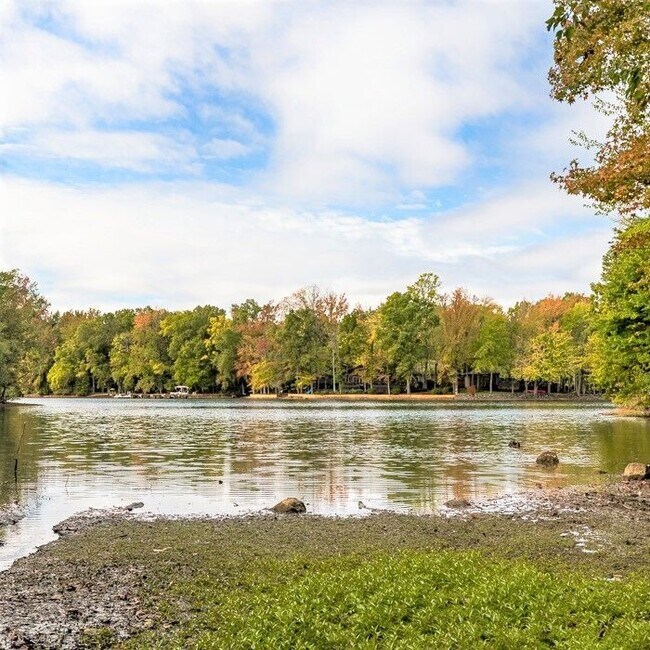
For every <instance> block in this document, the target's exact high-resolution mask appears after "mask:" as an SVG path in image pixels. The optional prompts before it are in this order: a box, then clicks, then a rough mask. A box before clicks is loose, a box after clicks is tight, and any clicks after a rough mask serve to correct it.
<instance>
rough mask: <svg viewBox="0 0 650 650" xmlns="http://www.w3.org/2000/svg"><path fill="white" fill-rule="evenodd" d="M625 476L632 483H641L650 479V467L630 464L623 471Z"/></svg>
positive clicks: (642, 464)
mask: <svg viewBox="0 0 650 650" xmlns="http://www.w3.org/2000/svg"><path fill="white" fill-rule="evenodd" d="M623 476H624V477H625V478H626V479H629V480H631V481H635V480H636V481H641V480H643V479H647V478H650V465H645V464H644V463H628V464H627V466H626V467H625V469H624V470H623Z"/></svg>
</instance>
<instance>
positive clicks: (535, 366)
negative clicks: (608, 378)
mask: <svg viewBox="0 0 650 650" xmlns="http://www.w3.org/2000/svg"><path fill="white" fill-rule="evenodd" d="M527 361H528V363H527V364H526V366H525V367H524V369H523V371H522V374H523V376H524V378H525V379H526V380H528V381H545V382H546V383H547V384H548V389H549V393H550V392H551V384H552V383H557V384H558V392H559V384H560V382H561V381H562V380H563V379H566V378H567V377H572V376H573V374H574V373H575V370H576V368H577V358H576V355H575V348H574V345H573V342H572V341H571V335H570V334H569V333H568V332H564V331H562V330H561V329H560V327H559V325H558V324H557V323H555V324H554V325H552V326H551V327H549V328H548V329H547V330H545V331H544V332H542V333H541V334H538V335H537V336H536V337H535V338H534V339H533V340H532V341H531V346H530V352H529V355H528V360H527Z"/></svg>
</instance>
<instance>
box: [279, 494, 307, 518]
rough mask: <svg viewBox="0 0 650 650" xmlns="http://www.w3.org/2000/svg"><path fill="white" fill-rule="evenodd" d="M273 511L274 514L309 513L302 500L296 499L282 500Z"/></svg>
mask: <svg viewBox="0 0 650 650" xmlns="http://www.w3.org/2000/svg"><path fill="white" fill-rule="evenodd" d="M271 510H273V512H278V513H281V514H287V513H295V514H301V513H303V512H307V508H306V506H305V504H304V503H303V502H302V501H301V500H300V499H295V498H294V497H287V498H286V499H282V501H280V502H279V503H276V504H275V505H274V506H273V507H272V508H271Z"/></svg>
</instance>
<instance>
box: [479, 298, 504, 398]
mask: <svg viewBox="0 0 650 650" xmlns="http://www.w3.org/2000/svg"><path fill="white" fill-rule="evenodd" d="M512 357H513V354H512V346H511V339H510V327H509V323H508V318H507V317H506V315H505V314H504V313H503V310H502V309H501V308H500V307H498V306H497V305H494V304H489V305H486V307H485V308H484V311H483V315H482V317H481V322H480V326H479V331H478V336H477V341H476V353H475V356H474V370H476V371H477V372H489V373H490V392H492V384H493V381H492V380H493V375H494V373H502V374H506V373H507V372H508V371H509V370H510V367H511V365H512Z"/></svg>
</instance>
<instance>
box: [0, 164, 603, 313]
mask: <svg viewBox="0 0 650 650" xmlns="http://www.w3.org/2000/svg"><path fill="white" fill-rule="evenodd" d="M550 191H551V194H552V195H553V196H555V194H556V190H555V188H552V187H551V188H550ZM531 192H532V190H531V188H530V187H523V188H518V190H517V191H516V192H514V193H513V194H512V196H511V197H510V198H503V199H495V201H494V203H493V207H492V209H489V210H483V209H482V208H481V206H476V207H475V208H473V209H472V208H468V209H467V210H466V212H465V213H464V215H463V216H462V219H464V220H465V221H466V224H467V226H466V228H465V229H454V227H453V226H454V224H455V223H456V219H457V215H454V214H449V213H448V214H443V215H438V216H436V217H429V218H410V219H406V220H402V221H397V222H393V221H373V220H368V219H363V218H360V217H356V216H350V215H346V214H341V213H337V212H332V211H323V212H304V211H296V210H293V209H290V208H280V207H276V208H270V207H260V206H258V205H256V202H255V201H254V200H252V201H244V200H243V198H242V196H237V195H236V194H233V192H232V190H229V189H228V188H225V187H215V186H205V185H202V184H201V185H197V184H192V185H191V184H178V183H172V184H158V185H140V186H130V187H128V188H122V189H104V188H100V187H95V186H93V187H81V188H69V187H68V188H64V187H61V186H57V185H51V184H45V183H38V182H29V181H24V180H19V179H14V178H11V177H5V178H4V179H3V180H2V181H1V182H0V203H1V204H2V206H3V210H2V213H0V242H2V245H1V246H0V267H2V268H12V267H19V268H21V269H22V270H23V272H25V273H27V274H28V275H30V276H32V277H33V279H35V280H37V281H39V282H40V283H41V285H42V287H43V288H44V291H45V292H46V294H47V296H48V297H49V298H50V299H51V301H52V302H53V304H54V306H55V307H57V308H69V307H77V308H85V307H88V306H91V305H92V306H97V307H100V308H104V309H111V308H115V307H119V306H121V305H125V304H143V303H145V302H150V303H154V304H157V305H161V306H168V307H174V308H176V307H191V306H194V305H196V304H204V303H207V302H210V303H213V304H214V303H216V304H219V305H223V306H228V305H229V304H231V303H232V302H236V301H238V300H241V299H244V298H246V297H249V296H252V297H255V298H257V299H259V300H268V299H279V298H281V297H282V296H284V295H286V294H288V293H289V292H291V291H293V290H295V289H296V288H298V287H300V286H303V285H308V284H314V283H315V284H319V285H321V286H323V287H326V288H331V289H334V290H337V291H345V292H347V293H348V295H349V296H350V298H351V302H356V301H361V302H362V303H364V304H367V305H372V304H378V302H379V301H381V300H382V299H383V298H384V297H385V296H386V295H388V294H389V293H390V292H392V291H395V290H400V289H403V288H404V287H405V286H406V285H407V284H408V283H410V282H412V281H413V280H414V279H415V278H416V277H417V276H418V275H419V274H420V273H422V272H424V271H433V272H436V273H438V274H439V275H440V277H441V279H442V281H443V284H444V286H445V288H446V289H451V288H453V287H454V286H457V285H463V286H466V287H467V288H469V289H470V290H471V291H473V292H474V293H477V294H479V295H491V296H493V297H494V298H495V299H497V300H500V301H502V302H505V303H509V302H513V301H515V300H516V299H518V298H521V297H523V296H527V297H529V298H539V297H541V296H543V295H545V294H547V293H548V292H549V291H553V292H557V293H563V292H564V291H587V290H588V288H589V282H591V281H594V280H596V279H597V277H598V269H599V268H600V257H601V255H602V252H603V250H604V247H605V244H606V242H607V240H608V239H609V238H610V233H611V231H610V227H609V224H608V223H607V222H605V221H603V220H602V219H600V218H597V217H588V216H587V215H586V214H581V215H580V216H579V217H577V218H576V219H577V221H579V222H580V225H581V228H580V229H579V231H578V232H575V233H571V234H566V235H563V236H560V235H558V234H553V229H554V228H555V227H557V225H558V223H561V222H563V221H564V220H566V219H567V216H566V215H567V210H568V206H570V204H571V200H570V199H568V198H564V199H563V200H558V201H557V202H555V199H554V198H550V199H549V198H547V199H546V203H545V207H546V212H544V219H543V220H540V212H539V208H538V207H536V201H537V200H543V195H544V192H543V189H542V188H538V189H537V192H536V194H534V195H531ZM531 199H533V200H531ZM513 212H514V213H515V214H516V219H515V218H514V217H513V215H512V213H513ZM513 224H516V225H515V226H513ZM472 226H476V227H477V228H482V229H481V230H479V233H478V234H477V235H476V236H472V235H471V229H472ZM504 233H509V234H510V238H509V239H508V240H506V238H505V237H504Z"/></svg>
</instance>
